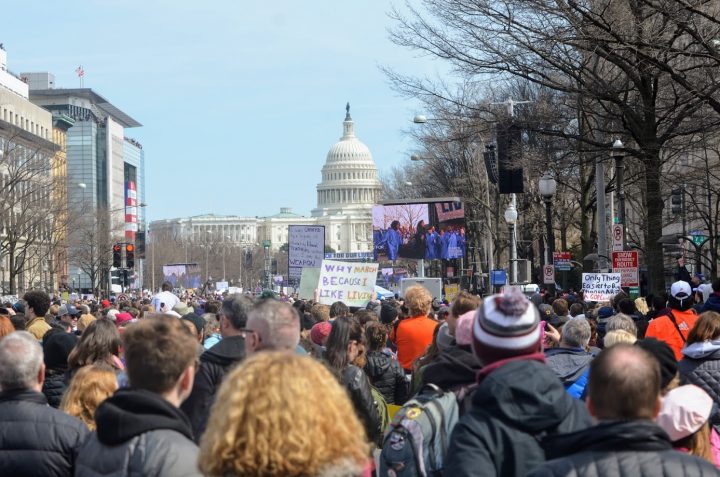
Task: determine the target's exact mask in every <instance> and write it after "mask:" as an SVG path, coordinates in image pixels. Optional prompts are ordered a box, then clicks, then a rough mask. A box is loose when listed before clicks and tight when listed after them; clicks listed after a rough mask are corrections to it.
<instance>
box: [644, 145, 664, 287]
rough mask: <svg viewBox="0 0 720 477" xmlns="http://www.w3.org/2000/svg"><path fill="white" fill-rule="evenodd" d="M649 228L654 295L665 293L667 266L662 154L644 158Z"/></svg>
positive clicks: (647, 253)
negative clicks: (665, 256) (663, 227)
mask: <svg viewBox="0 0 720 477" xmlns="http://www.w3.org/2000/svg"><path fill="white" fill-rule="evenodd" d="M644 166H645V194H646V200H647V203H646V204H645V207H646V210H647V228H646V230H645V260H646V261H647V267H648V279H649V284H648V289H649V290H650V292H652V293H662V292H664V291H665V265H664V263H663V248H662V244H660V243H658V240H660V237H661V236H662V226H663V224H662V212H663V206H664V204H663V197H662V192H661V190H660V166H661V161H660V154H659V151H658V150H655V151H648V155H647V156H646V157H645V158H644Z"/></svg>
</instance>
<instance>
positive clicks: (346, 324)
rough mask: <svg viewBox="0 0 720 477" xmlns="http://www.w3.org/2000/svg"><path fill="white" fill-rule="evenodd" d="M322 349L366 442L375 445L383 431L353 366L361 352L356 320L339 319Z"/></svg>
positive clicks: (363, 377) (369, 394)
mask: <svg viewBox="0 0 720 477" xmlns="http://www.w3.org/2000/svg"><path fill="white" fill-rule="evenodd" d="M325 346H326V351H325V359H326V361H327V364H328V366H329V367H330V369H331V370H333V371H334V372H335V374H336V375H337V376H338V377H339V379H340V384H342V385H343V386H345V388H346V389H347V391H348V393H349V395H350V399H351V401H352V403H353V406H354V407H355V413H356V414H357V416H358V417H359V418H360V421H361V422H362V423H363V426H364V427H365V432H366V434H367V436H368V440H370V441H371V442H375V443H379V441H380V439H381V438H382V433H383V430H384V429H381V426H382V424H381V417H380V415H379V413H378V408H377V405H378V403H377V402H376V400H375V398H374V397H373V393H372V388H371V385H370V381H369V380H368V377H367V375H366V374H365V372H364V371H363V370H362V369H361V368H359V367H358V366H356V365H355V364H353V362H354V361H356V360H357V358H358V357H359V356H360V355H362V354H363V353H364V352H365V333H364V332H363V328H362V326H361V325H360V322H359V321H358V320H357V318H355V317H352V316H342V317H338V318H337V319H335V321H334V322H333V324H332V330H331V331H330V335H329V336H328V339H327V342H326V345H325Z"/></svg>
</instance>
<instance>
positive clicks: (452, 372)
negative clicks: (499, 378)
mask: <svg viewBox="0 0 720 477" xmlns="http://www.w3.org/2000/svg"><path fill="white" fill-rule="evenodd" d="M481 368H482V364H480V360H479V359H478V358H477V356H475V354H473V352H472V351H471V348H470V346H459V345H458V344H457V343H453V344H452V345H451V346H449V347H448V348H446V349H445V350H443V351H442V352H441V353H440V354H439V355H438V356H437V358H436V359H435V360H434V361H432V362H430V363H428V364H427V365H425V366H423V368H422V378H421V383H420V388H422V387H424V386H425V385H426V384H434V385H435V386H437V387H439V388H440V389H442V390H443V391H455V390H457V389H459V388H461V387H463V386H468V385H472V384H474V383H475V378H476V376H477V373H478V371H480V369H481Z"/></svg>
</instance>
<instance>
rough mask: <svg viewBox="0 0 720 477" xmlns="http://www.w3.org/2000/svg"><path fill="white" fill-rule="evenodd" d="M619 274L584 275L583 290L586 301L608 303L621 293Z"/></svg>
mask: <svg viewBox="0 0 720 477" xmlns="http://www.w3.org/2000/svg"><path fill="white" fill-rule="evenodd" d="M620 279H621V275H620V274H619V273H583V274H582V289H583V298H584V299H585V301H608V300H610V298H612V297H613V296H615V295H616V294H618V293H620V290H621V288H620Z"/></svg>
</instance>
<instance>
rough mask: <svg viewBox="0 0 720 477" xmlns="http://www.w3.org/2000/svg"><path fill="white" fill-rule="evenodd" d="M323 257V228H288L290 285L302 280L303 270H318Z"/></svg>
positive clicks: (290, 226)
mask: <svg viewBox="0 0 720 477" xmlns="http://www.w3.org/2000/svg"><path fill="white" fill-rule="evenodd" d="M324 256H325V227H324V226H322V225H313V226H310V225H289V226H288V276H289V279H290V282H291V283H297V280H300V279H301V278H302V270H303V268H320V264H321V263H322V261H323V258H324Z"/></svg>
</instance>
